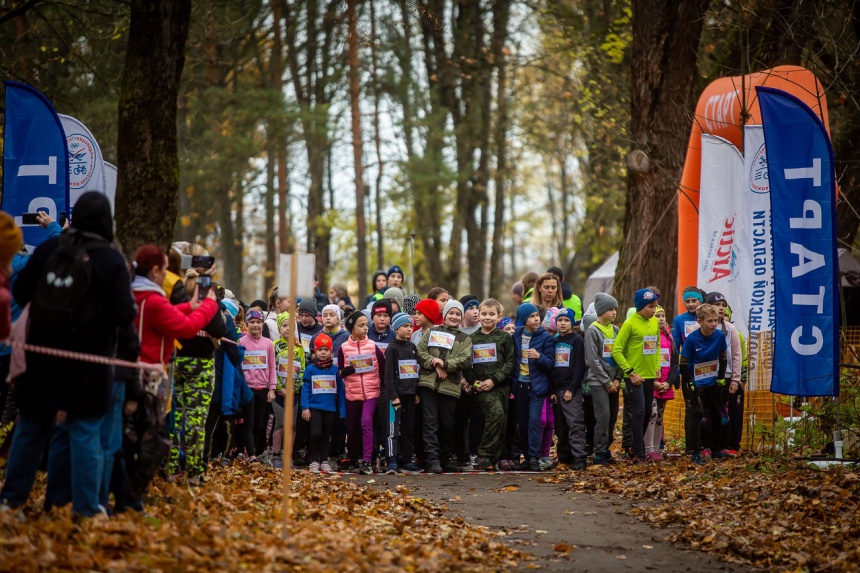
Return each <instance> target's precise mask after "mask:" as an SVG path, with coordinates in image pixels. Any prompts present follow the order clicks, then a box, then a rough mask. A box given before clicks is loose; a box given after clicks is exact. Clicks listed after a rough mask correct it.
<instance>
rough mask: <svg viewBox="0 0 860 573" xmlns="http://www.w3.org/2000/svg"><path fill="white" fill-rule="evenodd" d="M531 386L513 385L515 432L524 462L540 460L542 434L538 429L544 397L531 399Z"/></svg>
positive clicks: (523, 384)
mask: <svg viewBox="0 0 860 573" xmlns="http://www.w3.org/2000/svg"><path fill="white" fill-rule="evenodd" d="M530 391H531V384H528V383H523V382H516V383H515V384H514V403H515V404H516V412H517V425H518V426H519V429H518V430H517V432H518V435H519V436H520V444H521V446H520V448H521V449H522V451H523V453H524V454H526V461H528V460H531V459H532V458H535V459H537V458H540V443H541V438H542V435H543V432H542V431H541V427H540V417H541V412H542V411H543V407H544V401H545V400H546V396H544V397H540V398H537V397H531V396H529V392H530Z"/></svg>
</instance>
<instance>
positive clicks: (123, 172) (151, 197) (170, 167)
mask: <svg viewBox="0 0 860 573" xmlns="http://www.w3.org/2000/svg"><path fill="white" fill-rule="evenodd" d="M190 19H191V0H170V1H168V0H131V21H130V25H129V35H128V47H127V48H126V54H125V66H124V68H123V74H122V87H121V90H120V98H119V121H118V125H117V129H118V137H117V171H118V175H117V194H116V199H117V203H116V225H117V236H118V238H119V240H120V241H121V242H122V244H123V248H124V249H125V251H126V254H127V255H133V253H134V251H135V250H136V249H137V248H138V247H140V246H141V245H143V244H145V243H154V244H156V245H158V246H160V247H163V248H167V246H168V245H169V244H170V242H171V240H172V238H173V224H174V222H175V221H176V213H177V191H178V188H179V156H178V151H177V136H176V99H177V95H178V93H179V81H180V78H181V77H182V68H183V66H184V64H185V41H186V39H187V38H188V26H189V22H190Z"/></svg>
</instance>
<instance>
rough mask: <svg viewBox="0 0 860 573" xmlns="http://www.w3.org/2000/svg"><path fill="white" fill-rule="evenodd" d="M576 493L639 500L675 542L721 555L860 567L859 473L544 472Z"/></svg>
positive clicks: (759, 562)
mask: <svg viewBox="0 0 860 573" xmlns="http://www.w3.org/2000/svg"><path fill="white" fill-rule="evenodd" d="M540 479H541V481H545V482H550V483H569V484H570V486H569V489H570V490H571V491H577V492H588V493H605V494H611V495H618V496H622V497H625V498H628V499H632V500H641V501H642V503H637V507H636V508H635V509H634V510H633V512H634V514H635V515H637V516H638V517H639V518H640V519H642V520H643V521H647V522H649V523H653V524H655V525H659V526H663V527H672V529H671V530H670V533H669V536H668V540H669V541H672V542H680V543H683V544H686V545H689V546H691V547H693V548H696V549H701V550H704V551H710V552H713V553H716V554H718V555H719V556H720V557H721V558H722V559H725V560H727V561H732V562H736V563H746V564H749V565H754V566H758V567H763V568H766V569H767V570H771V571H773V570H780V571H795V570H796V571H857V570H860V475H858V473H857V472H855V471H851V470H844V469H836V470H829V471H821V470H813V469H810V468H809V467H808V466H806V465H804V464H803V463H801V462H790V461H786V460H781V461H780V460H774V459H760V458H752V457H749V458H741V459H735V460H730V461H728V460H727V461H722V462H713V463H709V464H707V465H705V466H703V467H697V466H693V465H691V464H689V463H688V462H687V461H686V460H684V459H681V460H678V459H676V460H674V461H667V462H664V463H662V464H659V465H642V466H633V465H630V464H618V465H614V466H612V467H605V466H603V467H601V466H591V467H589V469H588V470H587V471H584V472H564V471H562V472H559V473H558V474H554V475H547V476H543V477H541V478H540Z"/></svg>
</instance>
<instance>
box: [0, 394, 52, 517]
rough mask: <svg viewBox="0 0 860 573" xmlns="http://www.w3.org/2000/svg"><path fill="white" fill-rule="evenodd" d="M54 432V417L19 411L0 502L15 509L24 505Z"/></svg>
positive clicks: (0, 493)
mask: <svg viewBox="0 0 860 573" xmlns="http://www.w3.org/2000/svg"><path fill="white" fill-rule="evenodd" d="M53 430H54V416H53V415H50V416H46V415H39V416H36V415H31V414H28V413H27V412H25V411H24V410H21V411H20V412H19V413H18V421H17V422H16V424H15V435H14V437H13V438H12V448H11V450H10V451H9V464H8V465H7V466H6V482H5V483H4V484H3V490H2V491H0V500H2V501H5V502H6V503H7V504H8V505H9V506H10V507H13V508H17V507H21V506H22V505H24V504H25V503H27V498H29V497H30V491H31V490H32V489H33V482H35V481H36V472H38V471H39V463H40V462H41V461H42V454H43V453H44V452H45V445H46V444H47V443H48V440H49V439H50V438H51V432H53Z"/></svg>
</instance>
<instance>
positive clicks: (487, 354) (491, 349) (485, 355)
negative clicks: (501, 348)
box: [472, 342, 496, 364]
mask: <svg viewBox="0 0 860 573" xmlns="http://www.w3.org/2000/svg"><path fill="white" fill-rule="evenodd" d="M487 362H496V343H495V342H489V343H487V344H476V345H474V346H472V364H486V363H487Z"/></svg>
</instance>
